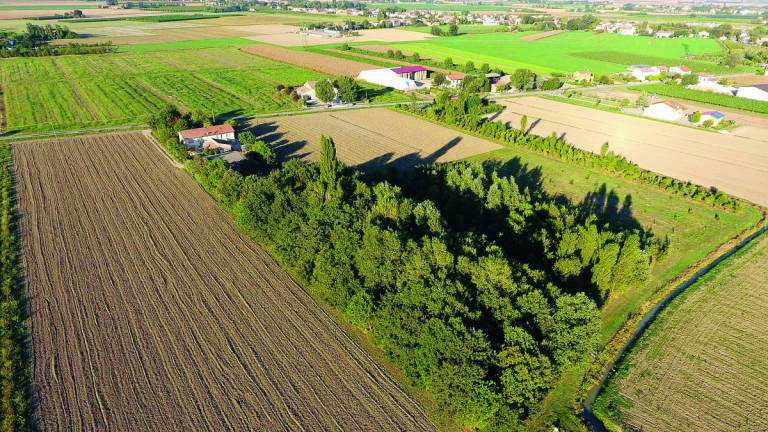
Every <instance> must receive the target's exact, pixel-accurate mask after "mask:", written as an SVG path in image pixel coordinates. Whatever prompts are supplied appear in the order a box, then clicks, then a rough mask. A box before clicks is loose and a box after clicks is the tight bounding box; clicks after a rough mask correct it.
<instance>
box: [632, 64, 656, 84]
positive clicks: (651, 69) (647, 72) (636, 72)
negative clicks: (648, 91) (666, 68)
mask: <svg viewBox="0 0 768 432" xmlns="http://www.w3.org/2000/svg"><path fill="white" fill-rule="evenodd" d="M629 73H630V75H631V76H633V77H634V78H635V79H637V80H638V81H645V80H646V79H648V77H652V76H654V75H659V74H661V70H660V69H659V68H658V67H656V66H645V65H635V66H630V67H629Z"/></svg>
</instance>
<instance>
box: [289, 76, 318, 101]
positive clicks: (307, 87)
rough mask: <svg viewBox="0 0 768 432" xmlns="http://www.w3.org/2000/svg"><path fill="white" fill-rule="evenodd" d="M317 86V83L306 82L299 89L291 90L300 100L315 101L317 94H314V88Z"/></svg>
mask: <svg viewBox="0 0 768 432" xmlns="http://www.w3.org/2000/svg"><path fill="white" fill-rule="evenodd" d="M316 85H317V81H307V82H305V83H304V85H303V86H301V87H294V88H293V90H294V91H296V94H297V95H299V97H300V98H302V99H304V100H305V101H306V100H314V99H317V93H315V86H316Z"/></svg>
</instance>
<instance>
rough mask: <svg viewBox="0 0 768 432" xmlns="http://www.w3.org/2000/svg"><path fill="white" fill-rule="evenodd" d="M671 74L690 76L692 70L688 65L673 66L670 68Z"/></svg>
mask: <svg viewBox="0 0 768 432" xmlns="http://www.w3.org/2000/svg"><path fill="white" fill-rule="evenodd" d="M669 73H671V74H672V75H690V74H691V70H690V69H688V66H686V65H680V66H672V67H671V68H669Z"/></svg>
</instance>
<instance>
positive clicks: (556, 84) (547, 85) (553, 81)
mask: <svg viewBox="0 0 768 432" xmlns="http://www.w3.org/2000/svg"><path fill="white" fill-rule="evenodd" d="M561 85H562V82H560V78H550V79H548V80H546V81H544V84H542V85H541V89H542V90H557V89H559V88H560V86H561Z"/></svg>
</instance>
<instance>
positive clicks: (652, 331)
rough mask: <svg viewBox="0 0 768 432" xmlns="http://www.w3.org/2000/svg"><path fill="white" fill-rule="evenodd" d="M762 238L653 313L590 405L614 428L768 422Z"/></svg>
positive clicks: (738, 426) (766, 251) (767, 265)
mask: <svg viewBox="0 0 768 432" xmlns="http://www.w3.org/2000/svg"><path fill="white" fill-rule="evenodd" d="M766 278H768V237H766V236H765V235H763V237H762V238H758V239H756V240H754V241H753V242H752V243H751V244H750V245H748V246H746V247H745V248H744V249H742V250H740V251H739V252H737V253H736V254H734V255H733V256H731V257H729V258H728V259H726V260H725V261H723V262H722V263H721V264H720V265H718V267H716V268H715V270H713V271H712V272H710V273H708V274H707V275H705V276H703V277H702V278H701V279H699V280H698V281H697V282H696V283H695V284H694V285H692V286H691V287H689V288H687V289H686V290H685V291H683V292H682V293H681V294H680V295H679V296H678V297H676V298H675V299H673V300H672V301H671V302H670V304H669V305H668V306H667V307H666V308H665V309H664V310H663V311H661V312H660V313H659V315H658V316H657V317H656V319H655V320H654V321H653V323H652V324H651V325H650V326H649V327H648V329H647V330H646V331H645V332H644V333H643V334H642V335H641V336H640V338H639V339H638V340H637V341H636V343H635V345H634V346H633V347H632V349H631V351H630V352H629V353H628V354H627V355H626V356H625V357H624V359H623V360H622V362H621V363H620V364H619V365H618V367H617V368H616V369H615V372H614V373H613V375H612V377H611V378H610V381H609V382H608V384H607V386H606V387H605V388H604V390H603V392H602V393H601V395H600V396H598V399H597V401H596V402H595V405H594V410H595V413H596V414H597V415H598V416H599V417H600V418H601V419H602V420H603V422H604V423H608V425H609V426H611V427H613V428H617V426H618V427H621V428H622V430H643V431H648V432H653V431H670V430H707V431H734V430H740V431H763V430H766V428H768V411H766V406H768V401H767V400H766V392H768V364H766V362H765V352H766V350H768V338H766V335H765V334H766V333H765V323H766V320H768V302H767V301H766V299H767V298H768V288H767V287H768V286H767V285H766V283H765V281H766Z"/></svg>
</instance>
